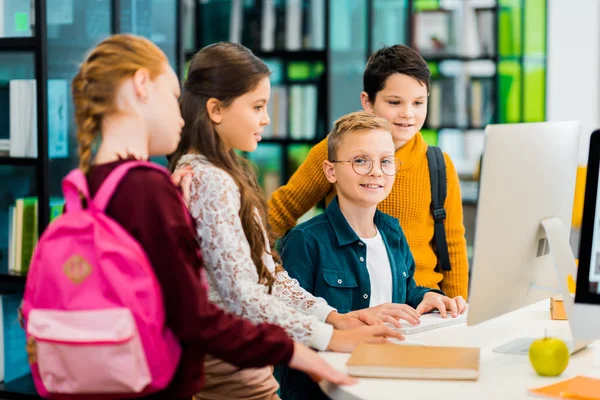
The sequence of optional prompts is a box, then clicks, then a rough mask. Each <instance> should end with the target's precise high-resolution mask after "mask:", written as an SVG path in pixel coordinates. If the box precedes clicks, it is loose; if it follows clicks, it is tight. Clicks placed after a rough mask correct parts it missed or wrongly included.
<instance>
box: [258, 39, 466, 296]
mask: <svg viewBox="0 0 600 400" xmlns="http://www.w3.org/2000/svg"><path fill="white" fill-rule="evenodd" d="M430 81H431V72H430V70H429V67H428V66H427V63H426V62H425V60H424V59H423V58H422V57H421V56H420V55H419V54H418V53H417V52H415V51H414V50H412V49H411V48H409V47H407V46H403V45H395V46H391V47H384V48H382V49H380V50H378V51H377V52H375V53H374V54H373V55H371V57H370V58H369V61H368V63H367V66H366V69H365V73H364V76H363V89H364V91H363V92H362V93H361V103H362V106H363V108H364V109H365V110H366V111H368V112H371V113H374V114H376V115H378V116H381V117H384V118H385V119H387V120H388V121H389V122H390V123H391V125H392V138H393V141H394V147H395V150H396V152H395V156H396V158H397V159H398V160H400V161H401V163H402V164H401V165H400V168H399V170H398V172H397V174H396V179H395V181H394V184H393V186H392V190H391V193H390V195H389V196H388V197H387V198H386V199H385V200H383V201H382V202H381V203H379V206H378V208H379V210H381V211H382V212H384V213H386V214H389V215H391V216H393V217H395V218H397V219H398V220H400V225H401V226H402V229H403V230H404V233H405V235H406V238H407V240H408V245H409V247H410V249H411V251H412V254H413V256H414V258H415V264H416V270H415V280H416V283H417V285H419V286H424V287H428V288H433V289H441V290H443V291H444V293H445V294H446V295H447V296H448V297H451V298H454V297H457V296H462V297H463V298H464V299H466V298H467V295H468V263H467V246H466V240H465V228H464V225H463V211H462V199H461V195H460V186H459V180H458V174H457V173H456V169H455V167H454V164H453V163H452V160H451V159H450V157H449V156H448V155H447V154H444V160H445V164H446V175H447V197H446V200H445V203H444V208H445V210H446V219H445V221H444V227H445V233H446V239H447V243H448V253H449V259H450V266H451V270H450V271H444V270H442V269H441V268H438V259H437V256H436V253H435V250H434V246H433V237H434V234H433V233H434V219H433V215H432V212H431V183H430V176H429V164H428V161H427V155H426V152H427V147H428V146H427V143H426V142H425V140H424V139H423V137H422V135H421V133H420V130H421V128H422V127H423V124H424V122H425V117H426V116H427V96H428V94H429V86H430ZM327 159H328V155H327V138H326V139H324V140H323V141H321V142H320V143H318V144H317V145H315V146H314V147H313V148H312V149H311V151H310V152H309V154H308V157H307V158H306V160H305V161H304V163H302V165H301V166H300V168H298V170H297V171H296V173H294V175H293V176H292V177H291V179H290V181H289V182H288V184H287V185H285V186H282V187H281V188H279V189H278V190H277V191H275V193H273V196H272V197H271V199H270V200H269V204H268V206H269V223H270V225H271V228H272V229H273V231H274V232H275V233H276V234H277V235H278V236H283V235H284V234H285V233H286V232H287V231H289V230H290V229H292V228H293V227H294V226H295V225H296V222H297V220H298V218H300V217H301V216H302V215H304V213H306V212H307V211H308V210H310V209H311V208H312V207H314V206H315V205H316V204H317V203H318V202H319V201H321V200H322V199H323V198H325V199H326V202H327V203H329V202H330V201H331V199H333V197H334V196H335V194H336V193H335V188H334V186H333V185H332V184H331V183H330V182H329V181H328V180H327V178H326V177H325V175H324V174H323V168H322V165H323V161H324V160H327Z"/></svg>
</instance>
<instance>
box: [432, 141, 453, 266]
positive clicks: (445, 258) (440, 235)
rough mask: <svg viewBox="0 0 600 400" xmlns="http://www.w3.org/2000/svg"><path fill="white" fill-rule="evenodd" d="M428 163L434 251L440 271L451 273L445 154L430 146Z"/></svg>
mask: <svg viewBox="0 0 600 400" xmlns="http://www.w3.org/2000/svg"><path fill="white" fill-rule="evenodd" d="M427 162H428V163H429V181H430V183H431V213H432V215H433V222H434V232H433V242H434V250H435V253H436V255H437V259H438V270H439V269H440V268H441V270H442V271H450V270H451V269H452V268H451V266H450V256H449V254H448V242H447V241H446V230H445V227H444V221H445V220H446V209H445V208H444V203H445V201H446V192H447V188H446V161H445V160H444V153H442V150H441V149H440V148H439V147H436V146H429V147H428V148H427Z"/></svg>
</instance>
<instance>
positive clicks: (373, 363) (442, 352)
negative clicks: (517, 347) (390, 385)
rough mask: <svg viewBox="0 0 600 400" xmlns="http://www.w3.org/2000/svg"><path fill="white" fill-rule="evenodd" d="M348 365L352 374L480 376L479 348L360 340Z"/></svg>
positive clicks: (414, 377) (411, 377)
mask: <svg viewBox="0 0 600 400" xmlns="http://www.w3.org/2000/svg"><path fill="white" fill-rule="evenodd" d="M346 366H347V368H348V374H349V375H351V376H362V377H372V378H406V379H448V380H477V379H478V378H479V348H470V347H439V346H403V345H398V344H392V343H386V344H360V345H358V346H357V347H356V349H355V350H354V351H353V352H352V355H351V356H350V358H349V359H348V362H347V363H346Z"/></svg>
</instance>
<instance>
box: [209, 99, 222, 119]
mask: <svg viewBox="0 0 600 400" xmlns="http://www.w3.org/2000/svg"><path fill="white" fill-rule="evenodd" d="M206 112H207V113H208V117H209V118H210V120H211V121H212V122H214V123H215V124H220V123H221V121H223V114H222V113H221V102H220V101H219V100H217V99H215V98H214V97H211V98H210V99H208V101H207V102H206Z"/></svg>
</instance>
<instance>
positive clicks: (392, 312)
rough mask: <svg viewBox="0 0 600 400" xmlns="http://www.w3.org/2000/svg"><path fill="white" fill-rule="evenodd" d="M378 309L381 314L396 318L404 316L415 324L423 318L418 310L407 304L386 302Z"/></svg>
mask: <svg viewBox="0 0 600 400" xmlns="http://www.w3.org/2000/svg"><path fill="white" fill-rule="evenodd" d="M377 311H378V313H379V314H380V315H389V316H392V317H394V318H396V319H399V318H402V319H404V320H406V321H408V322H409V323H411V324H413V325H416V324H418V323H419V321H420V318H421V315H420V314H419V313H418V312H417V310H415V309H414V308H412V307H411V306H409V305H407V304H385V305H383V306H381V308H380V309H378V310H377Z"/></svg>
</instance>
